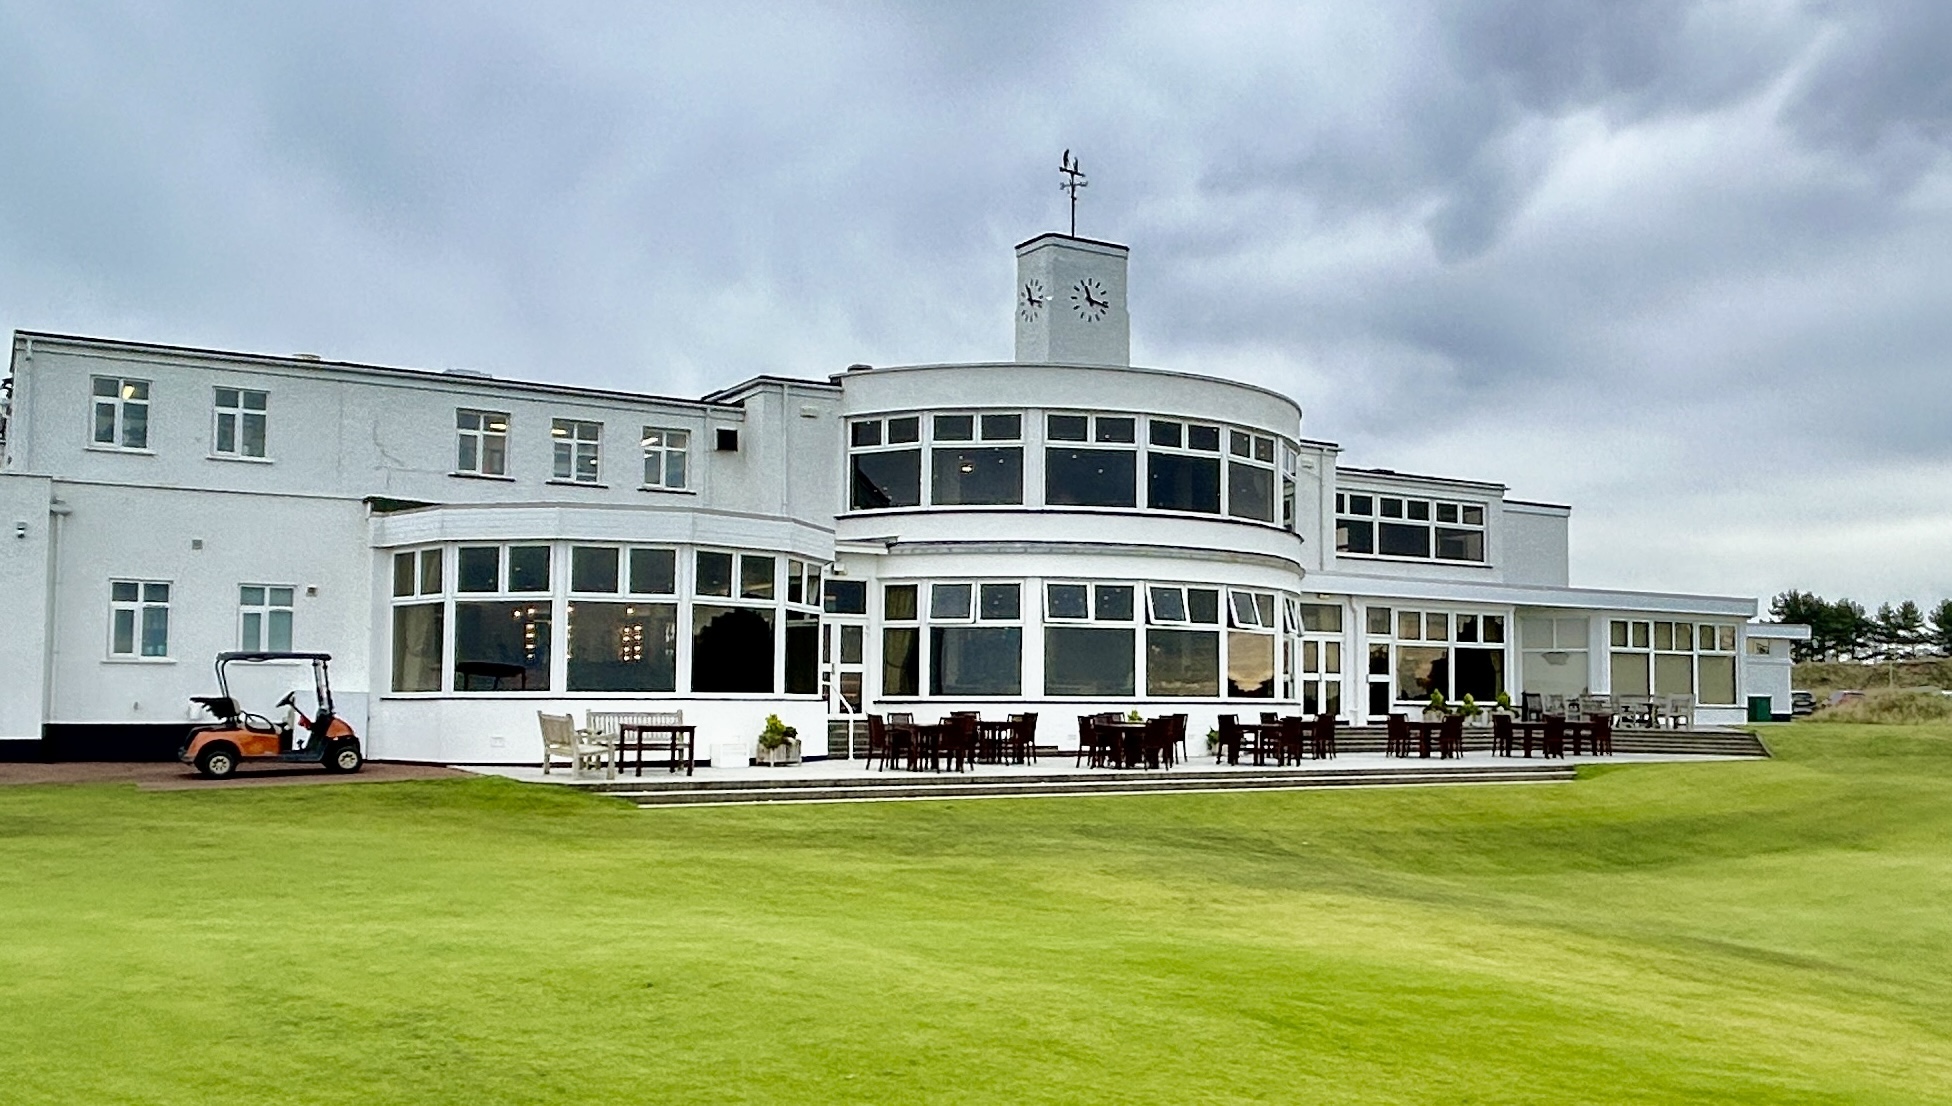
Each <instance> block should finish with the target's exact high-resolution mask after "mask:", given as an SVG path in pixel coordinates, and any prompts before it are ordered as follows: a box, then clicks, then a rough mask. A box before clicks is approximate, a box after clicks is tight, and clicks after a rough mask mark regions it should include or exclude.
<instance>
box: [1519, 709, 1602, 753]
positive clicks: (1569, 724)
mask: <svg viewBox="0 0 1952 1106" xmlns="http://www.w3.org/2000/svg"><path fill="white" fill-rule="evenodd" d="M1564 725H1565V733H1566V744H1568V745H1570V746H1572V755H1573V756H1578V755H1579V754H1580V748H1581V745H1582V742H1587V741H1590V742H1593V743H1594V751H1595V752H1597V751H1598V741H1599V738H1598V735H1596V734H1595V733H1594V732H1593V730H1594V726H1593V723H1591V722H1579V721H1575V720H1573V719H1570V718H1568V719H1566V720H1565V723H1564ZM1545 727H1546V723H1544V722H1520V721H1516V720H1514V721H1513V722H1512V724H1511V730H1512V736H1514V737H1516V738H1518V741H1519V746H1520V748H1521V749H1522V750H1523V753H1522V755H1523V756H1525V757H1526V758H1527V759H1530V757H1531V755H1532V743H1533V741H1534V740H1535V739H1536V740H1537V742H1538V744H1539V751H1540V755H1544V751H1545ZM1507 755H1510V754H1507Z"/></svg>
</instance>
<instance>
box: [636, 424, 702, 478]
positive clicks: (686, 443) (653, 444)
mask: <svg viewBox="0 0 1952 1106" xmlns="http://www.w3.org/2000/svg"><path fill="white" fill-rule="evenodd" d="M690 446H691V434H690V432H688V431H684V430H667V429H664V428H662V427H656V426H647V427H645V428H644V486H645V487H647V488H667V489H670V490H673V491H676V490H682V489H683V488H684V487H685V481H686V479H687V478H688V473H687V472H686V469H687V465H686V451H687V450H688V449H689V448H690Z"/></svg>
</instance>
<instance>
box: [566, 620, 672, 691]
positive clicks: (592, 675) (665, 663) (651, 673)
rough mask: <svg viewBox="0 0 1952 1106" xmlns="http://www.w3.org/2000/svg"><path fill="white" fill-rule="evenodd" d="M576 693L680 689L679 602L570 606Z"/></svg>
mask: <svg viewBox="0 0 1952 1106" xmlns="http://www.w3.org/2000/svg"><path fill="white" fill-rule="evenodd" d="M567 683H568V688H569V690H571V691H676V690H678V606H677V604H675V603H590V602H576V603H571V604H570V605H569V676H568V681H567Z"/></svg>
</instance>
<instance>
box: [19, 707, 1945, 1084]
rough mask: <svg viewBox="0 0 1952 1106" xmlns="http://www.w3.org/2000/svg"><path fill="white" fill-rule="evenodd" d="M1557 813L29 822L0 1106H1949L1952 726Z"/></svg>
mask: <svg viewBox="0 0 1952 1106" xmlns="http://www.w3.org/2000/svg"><path fill="white" fill-rule="evenodd" d="M1765 736H1766V738H1767V739H1768V740H1769V741H1770V742H1771V744H1772V746H1773V747H1774V748H1775V749H1776V750H1777V751H1778V753H1779V754H1780V758H1779V759H1777V760H1775V761H1772V762H1767V763H1703V764H1692V765H1647V766H1620V767H1608V768H1602V769H1588V770H1586V771H1585V772H1584V773H1583V774H1582V778H1581V779H1580V780H1579V782H1577V783H1575V784H1571V785H1557V786H1515V787H1453V788H1425V789H1411V790H1377V791H1362V792H1291V793H1282V794H1273V793H1259V794H1240V795H1184V796H1147V797H1120V798H1103V799H1023V800H991V801H967V802H944V803H891V804H873V805H849V806H814V807H781V808H773V809H764V808H760V809H750V808H737V809H716V810H712V809H704V810H652V811H639V810H636V809H633V808H630V807H626V806H623V805H621V804H619V803H617V802H615V801H614V800H608V799H603V798H599V797H594V796H586V795H578V794H570V793H566V792H564V791H562V790H559V789H555V788H543V787H534V786H525V785H520V784H514V783H509V782H505V781H501V780H493V779H475V780H456V781H436V782H421V783H397V784H385V785H379V784H372V785H348V786H343V787H303V788H285V789H253V790H234V791H228V792H212V791H191V792H137V791H135V790H133V789H129V788H117V787H107V786H96V787H14V788H8V789H6V790H4V791H0V857H4V860H3V861H0V1100H4V1101H6V1102H60V1103H91V1104H99V1103H122V1102H128V1103H138V1102H140V1103H176V1102H181V1103H231V1102H237V1103H266V1102H279V1103H305V1102H319V1103H327V1102H330V1103H362V1104H364V1103H401V1102H443V1103H448V1102H451V1103H467V1104H470V1106H482V1104H486V1103H501V1102H579V1103H580V1102H592V1103H594V1102H602V1103H608V1102H673V1101H699V1102H723V1101H774V1102H809V1101H852V1102H918V1101H931V1102H933V1101H967V1102H999V1103H1017V1102H1172V1103H1182V1102H1235V1101H1240V1102H1248V1101H1254V1102H1265V1101H1279V1102H1303V1103H1317V1102H1320V1103H1331V1102H1364V1103H1370V1102H1375V1103H1384V1102H1390V1103H1394V1102H1432V1103H1473V1102H1477V1103H1550V1104H1554V1106H1558V1104H1565V1103H1577V1102H1630V1103H1641V1102H1702V1103H1746V1102H1755V1103H1772V1104H1775V1103H1819V1102H1820V1103H1830V1102H1888V1103H1905V1104H1907V1106H1909V1104H1915V1103H1921V1102H1931V1101H1947V1100H1948V1099H1952V727H1936V728H1924V727H1921V728H1898V727H1868V726H1863V727H1847V726H1824V725H1813V724H1798V725H1795V726H1793V727H1775V728H1772V729H1771V730H1769V731H1768V733H1767V734H1766V735H1765Z"/></svg>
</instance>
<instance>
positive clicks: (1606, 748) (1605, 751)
mask: <svg viewBox="0 0 1952 1106" xmlns="http://www.w3.org/2000/svg"><path fill="white" fill-rule="evenodd" d="M1593 755H1594V756H1596V757H1610V756H1612V755H1613V720H1612V719H1611V718H1608V717H1606V716H1605V715H1603V714H1596V715H1594V716H1593Z"/></svg>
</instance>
